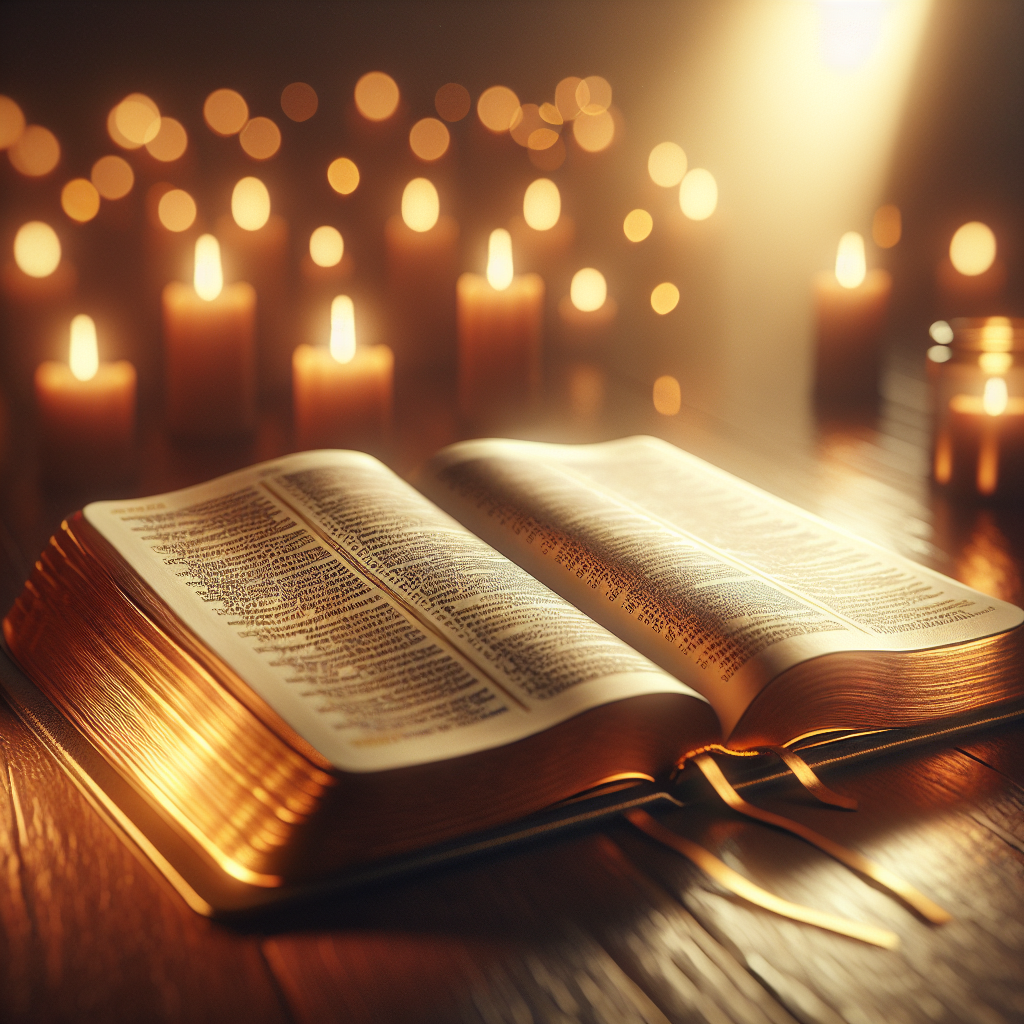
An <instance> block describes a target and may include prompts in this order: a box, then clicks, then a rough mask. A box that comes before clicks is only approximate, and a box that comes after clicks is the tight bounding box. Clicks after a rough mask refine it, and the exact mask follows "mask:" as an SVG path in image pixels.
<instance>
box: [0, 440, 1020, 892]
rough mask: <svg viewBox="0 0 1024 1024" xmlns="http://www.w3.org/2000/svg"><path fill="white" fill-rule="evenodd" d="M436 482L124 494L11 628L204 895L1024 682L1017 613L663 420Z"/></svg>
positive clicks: (386, 473) (46, 556)
mask: <svg viewBox="0 0 1024 1024" xmlns="http://www.w3.org/2000/svg"><path fill="white" fill-rule="evenodd" d="M417 484H418V486H419V488H420V489H419V490H416V489H414V488H413V487H412V486H410V485H409V484H407V483H406V482H404V481H403V480H401V479H400V478H399V477H397V476H396V475H395V474H394V473H392V472H391V471H390V470H389V469H387V468H386V467H385V466H384V465H382V464H381V463H380V462H378V461H376V460H375V459H373V458H371V457H370V456H368V455H365V454H362V453H358V452H342V451H322V452H309V453H305V454H301V455H292V456H288V457H285V458H281V459H276V460H274V461H272V462H267V463H264V464H262V465H258V466H255V467H252V468H251V469H247V470H243V471H240V472H237V473H232V474H230V475H228V476H225V477H222V478H220V479H218V480H214V481H212V482H210V483H207V484H202V485H199V486H196V487H190V488H187V489H185V490H182V491H177V492H174V493H172V494H165V495H160V496H157V497H153V498H149V499H144V500H133V501H113V502H98V503H95V504H92V505H89V506H87V507H86V508H85V510H84V511H83V512H80V513H78V514H76V515H75V516H73V517H71V518H70V519H69V520H68V521H67V522H65V523H64V524H63V525H62V529H61V531H60V532H59V533H58V534H57V536H55V537H54V538H53V540H52V542H51V544H50V546H49V547H48V548H47V550H46V551H45V552H44V553H43V555H42V556H41V559H40V561H39V563H37V566H36V569H35V572H34V573H33V575H32V577H31V578H30V580H29V581H28V582H27V584H26V586H25V589H24V591H23V593H22V595H21V597H20V598H19V600H18V601H17V603H16V604H15V606H14V607H13V608H12V609H11V611H10V613H9V614H8V615H7V617H6V619H5V620H4V636H5V639H6V643H7V646H8V649H9V650H10V652H11V653H12V655H13V657H14V658H15V660H16V661H17V662H18V664H19V665H20V666H21V668H22V669H23V670H24V672H25V674H26V675H27V676H28V677H29V679H30V680H31V683H32V684H34V688H33V686H27V687H23V688H21V689H20V690H19V689H18V687H14V688H13V689H14V690H17V691H18V692H12V697H13V700H14V703H15V705H16V706H17V707H19V710H21V711H22V712H23V714H24V715H25V717H26V720H29V721H30V723H31V724H33V725H34V727H35V728H36V729H37V731H39V732H40V733H41V734H43V735H44V738H45V739H46V740H47V742H49V743H50V745H51V747H53V748H54V749H55V751H56V752H57V753H58V754H59V755H61V756H62V758H63V760H64V762H65V766H66V767H67V766H69V765H70V767H69V770H70V771H71V772H72V775H73V777H75V778H76V780H77V781H78V782H79V783H80V785H82V786H83V788H84V789H85V790H86V791H87V793H89V794H91V796H92V797H93V798H94V799H95V801H96V802H97V803H98V804H100V805H102V806H103V807H104V808H105V809H106V811H107V812H108V814H109V815H111V816H112V817H113V818H114V819H115V820H116V821H117V822H118V823H119V824H120V825H121V826H122V827H123V828H124V829H125V830H127V831H128V832H129V834H131V835H132V836H133V838H135V840H136V841H137V842H138V843H139V845H141V846H142V847H143V849H144V850H146V852H148V853H149V854H150V856H151V858H152V859H153V860H154V862H155V863H157V865H158V866H159V867H160V868H161V869H162V870H163V871H164V873H165V874H166V875H167V877H169V878H171V880H172V881H173V882H174V883H175V884H176V885H177V886H178V887H179V889H180V890H182V891H183V892H185V891H186V890H187V891H188V892H191V893H192V895H193V896H194V898H193V899H192V902H193V905H195V906H198V907H201V908H206V909H209V908H210V907H211V906H214V907H215V906H216V904H217V901H218V899H221V901H222V902H227V903H232V902H233V903H234V905H244V903H245V901H246V898H247V897H246V896H245V895H244V894H245V893H246V892H258V891H260V890H267V889H281V888H287V887H289V886H302V885H309V884H315V883H316V882H317V881H318V880H321V879H324V878H328V877H331V876H333V875H337V874H338V873H339V872H345V871H352V870H355V869H357V868H359V867H360V866H365V865H367V864H372V863H374V862H376V861H379V860H381V859H383V858H389V857H395V856H399V855H402V854H407V853H409V852H410V851H415V850H423V849H426V848H429V847H431V846H432V845H434V844H438V843H444V842H445V841H450V840H452V839H453V838H455V837H459V836H466V835H469V834H472V833H479V832H481V831H482V830H486V829H488V828H493V827H495V826H500V825H502V824H503V823H507V822H510V821H514V820H517V819H520V818H522V817H524V816H526V815H530V814H532V813H534V812H537V811H539V810H541V809H542V808H546V807H550V806H552V805H555V804H557V803H559V802H560V801H566V800H569V799H571V798H574V797H577V796H578V795H580V794H585V793H592V792H595V791H599V789H600V787H609V786H616V785H620V786H621V785H624V784H627V783H630V782H633V781H643V780H652V781H653V780H659V779H664V778H666V777H667V776H668V775H669V774H670V773H671V772H672V771H673V769H674V767H675V766H676V765H677V764H678V763H679V762H680V761H681V760H682V759H684V758H685V757H686V756H687V755H688V754H693V753H695V752H698V751H700V750H702V749H704V748H706V747H708V746H710V745H714V744H720V743H728V744H730V745H734V746H737V747H740V748H747V747H751V746H756V745H759V744H780V743H785V742H788V741H792V740H794V739H796V738H799V737H806V736H808V735H810V734H818V733H821V734H827V733H828V732H829V731H831V730H870V729H884V728H890V727H894V726H905V725H912V724H917V723H922V722H928V721H932V720H936V721H937V720H941V719H946V718H949V717H952V716H955V715H957V714H958V713H961V712H967V711H970V710H972V709H977V708H984V707H986V706H988V705H995V704H998V703H999V702H1005V701H1009V700H1010V699H1012V698H1014V697H1018V696H1020V695H1021V694H1022V692H1024V681H1022V678H1021V666H1022V642H1024V641H1022V637H1024V630H1022V629H1021V623H1022V621H1024V612H1022V611H1021V610H1020V609H1019V608H1016V607H1014V606H1012V605H1008V604H1006V603H1004V602H1001V601H998V600H994V599H992V598H989V597H986V596H985V595H983V594H980V593H978V592H976V591H973V590H970V589H969V588H967V587H964V586H961V585H960V584H958V583H956V582H954V581H953V580H950V579H947V578H945V577H943V576H941V575H939V574H937V573H934V572H931V571H929V570H927V569H923V568H921V567H919V566H917V565H914V564H913V563H911V562H909V561H907V560H905V559H903V558H901V557H899V556H897V555H895V554H893V553H890V552H888V551H885V550H884V549H882V548H879V547H876V546H874V545H872V544H869V543H867V542H864V541H861V540H858V539H856V538H855V537H853V536H851V535H848V534H846V533H844V532H843V531H841V530H839V529H836V528H835V527H833V526H830V525H828V524H827V523H825V522H823V521H822V520H819V519H817V518H815V517H814V516H812V515H809V514H807V513H804V512H802V511H800V510H799V509H797V508H795V507H793V506H792V505H789V504H787V503H786V502H783V501H781V500H779V499H776V498H774V497H772V496H770V495H768V494H766V493H765V492H763V491H760V490H758V489H756V488H754V487H751V486H749V485H747V484H745V483H743V482H742V481H740V480H738V479H736V478H735V477H732V476H730V475H729V474H727V473H725V472H722V471H720V470H718V469H715V468H714V467H712V466H710V465H708V464H707V463H704V462H702V461H701V460H699V459H696V458H694V457H692V456H690V455H687V454H686V453H684V452H681V451H679V450H678V449H676V448H673V447H672V446H670V445H668V444H666V443H664V442H661V441H657V440H655V439H653V438H644V437H640V438H629V439H624V440H621V441H615V442H610V443H606V444H598V445H589V446H578V447H574V446H557V445H546V444H535V443H527V442H517V441H504V440H482V441H469V442H464V443H461V444H457V445H454V446H452V447H450V448H447V449H445V450H443V451H442V452H440V453H439V454H438V455H437V456H435V458H434V459H433V460H432V462H431V463H430V464H428V466H427V467H426V469H425V470H424V472H423V473H422V475H421V477H420V478H419V479H418V480H417ZM8 689H9V690H11V689H12V686H11V684H8ZM157 836H159V837H162V838H154V837H157ZM197 865H199V867H197ZM204 871H205V872H206V875H207V876H208V877H210V876H219V877H222V878H223V879H224V880H229V881H230V885H234V886H235V887H236V890H237V891H234V894H233V895H231V896H230V897H227V896H223V893H224V892H225V891H227V890H225V889H224V888H223V887H221V889H219V890H217V891H218V892H220V893H221V895H220V896H216V895H213V896H211V895H210V892H213V891H214V890H215V889H217V887H216V886H215V885H214V886H212V887H210V891H209V892H207V893H206V894H205V895H204V894H202V893H199V894H198V895H196V892H195V891H196V890H197V889H200V888H201V886H200V885H199V884H198V883H196V882H195V878H196V877H198V876H199V875H202V874H203V872H204ZM189 879H191V881H189ZM188 892H186V894H188ZM239 893H242V895H239ZM254 899H256V897H254Z"/></svg>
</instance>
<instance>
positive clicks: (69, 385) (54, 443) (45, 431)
mask: <svg viewBox="0 0 1024 1024" xmlns="http://www.w3.org/2000/svg"><path fill="white" fill-rule="evenodd" d="M35 392H36V405H37V407H38V410H39V420H40V440H41V456H42V461H43V466H44V468H45V471H46V473H47V475H50V476H53V477H58V478H63V479H70V478H89V479H94V480H111V479H120V478H123V477H124V476H126V475H127V474H128V473H129V472H130V470H131V468H132V457H131V456H132V449H133V444H134V439H135V392H136V377H135V367H134V366H132V364H131V363H129V362H127V361H126V360H123V359H122V360H119V361H118V362H115V363H101V362H100V361H99V350H98V346H97V343H96V325H95V323H94V322H93V320H92V318H91V317H89V316H86V315H84V314H79V315H78V316H76V317H75V318H74V319H73V320H72V321H71V348H70V358H69V360H68V362H67V363H59V362H55V361H47V362H45V363H41V364H40V365H39V367H38V368H37V369H36V375H35Z"/></svg>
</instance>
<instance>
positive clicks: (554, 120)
mask: <svg viewBox="0 0 1024 1024" xmlns="http://www.w3.org/2000/svg"><path fill="white" fill-rule="evenodd" d="M539 112H540V116H541V120H542V121H547V123H548V124H559V125H560V124H564V123H565V118H564V117H562V115H561V114H560V113H559V111H558V107H556V106H555V105H554V103H542V104H541V105H540V107H539Z"/></svg>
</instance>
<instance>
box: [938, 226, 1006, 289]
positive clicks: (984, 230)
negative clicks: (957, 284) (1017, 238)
mask: <svg viewBox="0 0 1024 1024" xmlns="http://www.w3.org/2000/svg"><path fill="white" fill-rule="evenodd" d="M949 259H950V262H951V263H952V264H953V266H954V267H956V269H957V270H959V271H960V273H961V274H964V275H965V276H967V277H977V276H978V274H984V273H985V271H986V270H988V268H989V267H991V266H992V264H993V263H994V262H995V259H996V236H995V235H994V234H993V233H992V229H991V228H990V227H989V226H988V225H987V224H982V223H981V221H980V220H972V221H970V222H969V223H967V224H964V225H962V226H961V227H959V228H957V230H956V234H954V235H953V240H952V241H951V242H950V243H949Z"/></svg>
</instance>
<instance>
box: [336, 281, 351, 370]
mask: <svg viewBox="0 0 1024 1024" xmlns="http://www.w3.org/2000/svg"><path fill="white" fill-rule="evenodd" d="M331 355H332V356H333V357H334V358H335V359H337V361H338V362H339V363H350V362H352V360H353V359H354V358H355V355H356V319H355V307H354V306H353V305H352V300H351V299H350V298H349V297H348V296H347V295H337V296H335V298H334V301H333V302H332V303H331Z"/></svg>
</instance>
